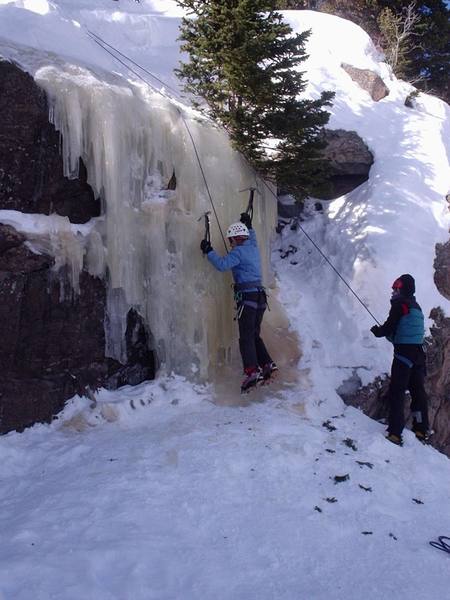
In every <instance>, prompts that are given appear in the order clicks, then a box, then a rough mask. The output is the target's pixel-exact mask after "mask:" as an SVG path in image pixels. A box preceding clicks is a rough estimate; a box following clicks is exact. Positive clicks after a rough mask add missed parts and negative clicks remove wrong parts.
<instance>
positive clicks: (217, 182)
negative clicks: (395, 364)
mask: <svg viewBox="0 0 450 600" xmlns="http://www.w3.org/2000/svg"><path fill="white" fill-rule="evenodd" d="M99 4H102V3H99ZM23 8H25V9H32V8H33V9H34V10H35V11H36V12H38V13H39V14H38V15H37V14H36V12H35V13H33V12H30V11H29V10H25V11H24V10H23ZM23 8H18V7H17V4H16V5H15V6H14V7H13V6H10V7H9V11H10V17H11V15H13V14H15V12H16V13H17V15H16V16H17V19H19V18H20V19H21V18H22V16H23V17H24V18H25V19H30V26H31V27H32V29H33V31H36V32H37V33H36V37H39V33H41V32H42V29H41V28H40V27H39V22H40V20H42V18H43V20H44V22H45V23H48V22H51V23H52V24H53V26H54V27H55V31H57V32H58V34H57V35H61V28H60V26H62V28H63V29H64V27H65V28H66V29H68V31H66V32H65V35H66V36H67V40H68V47H69V48H71V52H70V54H71V56H70V58H69V57H65V58H63V57H62V56H61V54H64V47H59V48H58V49H56V48H54V47H53V45H54V44H55V41H54V38H53V39H52V40H50V41H49V43H48V44H47V43H46V41H44V42H43V43H42V39H40V41H39V42H38V43H37V42H36V38H34V39H33V42H34V43H33V42H32V46H33V47H32V48H30V47H26V48H24V47H23V46H22V44H23V42H24V40H23V39H20V45H18V44H16V43H13V44H12V45H10V43H9V42H8V43H5V42H4V44H3V46H2V53H3V55H4V56H7V57H10V58H14V60H15V61H17V62H19V64H21V65H22V66H23V67H24V68H26V69H30V70H31V71H32V72H33V73H34V77H35V80H36V82H37V83H38V84H39V85H40V86H41V87H43V88H44V89H45V91H46V93H47V95H48V98H49V102H50V117H51V120H52V122H53V123H54V124H55V126H56V128H57V129H58V130H59V131H60V132H61V134H62V154H63V158H64V166H65V167H64V168H65V174H66V175H68V176H73V177H75V176H77V175H78V166H79V158H80V157H81V158H82V159H83V162H84V164H85V165H86V168H87V172H88V183H89V184H90V185H91V187H92V188H93V190H94V193H95V195H96V196H97V197H100V198H101V200H102V205H103V208H104V210H103V216H102V217H101V218H99V219H96V222H95V223H93V224H92V227H90V228H89V231H88V233H87V234H86V235H84V236H83V235H80V232H79V231H78V232H75V233H71V229H70V227H68V224H65V223H64V222H63V221H64V219H62V220H61V218H57V217H48V218H47V222H48V227H49V228H50V230H51V231H50V230H49V231H48V232H47V234H48V238H49V242H50V243H47V244H45V242H43V241H41V247H42V245H45V246H46V247H47V248H48V247H52V243H51V242H52V241H53V242H54V243H53V252H54V253H55V254H57V255H58V257H59V263H58V266H59V264H61V262H64V260H67V262H68V263H69V264H70V267H71V272H72V280H73V285H74V288H75V290H77V285H78V277H79V270H80V268H82V266H83V263H84V266H85V268H87V270H88V271H89V272H90V273H91V274H93V275H96V276H101V277H105V278H107V281H108V318H107V322H106V329H107V355H108V356H111V357H113V358H115V359H117V360H124V352H125V347H124V344H125V329H126V317H127V313H128V311H129V309H130V308H131V307H134V308H135V309H137V310H138V312H139V313H140V314H141V315H142V316H143V317H144V319H145V321H146V323H147V325H148V327H149V330H150V332H151V335H152V336H153V341H154V348H155V349H156V352H157V356H158V358H159V360H160V362H161V363H163V364H164V365H165V367H166V369H167V370H169V371H172V370H174V371H175V372H177V373H181V374H183V375H186V376H189V377H195V378H198V377H199V378H200V379H202V380H205V379H206V378H207V376H208V375H209V376H211V375H212V374H213V373H214V370H215V368H216V367H217V366H218V365H223V364H224V363H229V362H230V360H232V354H233V352H232V345H233V337H234V336H233V330H232V323H233V312H232V311H233V304H232V292H231V289H230V284H231V278H230V276H223V275H220V274H218V273H216V272H214V271H213V269H211V267H210V265H208V263H207V262H206V261H205V260H204V259H203V257H202V255H201V253H200V251H199V242H200V240H201V239H202V236H203V232H204V226H203V219H202V218H201V217H202V215H203V214H204V213H205V212H206V211H213V210H215V214H217V217H218V220H217V219H216V218H215V215H214V214H213V215H212V223H211V228H212V229H211V230H212V242H213V245H214V246H215V247H216V248H217V249H218V250H219V251H221V252H223V253H224V252H225V251H226V249H225V247H224V242H223V240H222V237H221V235H220V230H219V223H220V227H221V228H222V230H223V231H224V230H225V229H226V227H227V226H228V224H229V223H230V222H233V221H236V220H238V218H239V213H240V212H241V211H242V210H244V208H245V206H246V203H247V194H248V192H240V190H243V189H245V188H248V187H249V186H256V187H257V190H258V191H257V196H256V202H255V226H256V229H257V232H258V238H259V242H260V245H261V249H262V255H263V264H264V273H265V281H266V282H267V283H271V277H272V276H271V274H270V269H269V247H270V243H269V237H270V232H271V231H272V230H273V226H274V223H275V215H276V202H275V200H274V197H273V195H272V194H271V192H270V190H269V189H268V187H267V186H266V185H263V184H262V182H261V181H259V180H258V179H257V178H255V175H254V173H253V172H252V170H251V169H250V168H249V167H248V166H247V164H246V163H245V161H243V159H242V158H241V157H240V156H239V155H238V154H237V153H236V152H234V151H233V150H232V149H231V147H230V144H229V142H228V139H227V136H226V135H225V134H224V133H223V132H222V131H220V130H219V129H218V128H215V127H213V126H212V125H211V123H208V122H206V121H205V120H204V119H201V118H200V117H199V115H196V114H195V113H193V112H192V111H190V110H189V109H188V108H187V106H186V105H183V104H182V103H179V102H174V101H172V100H171V99H169V98H167V97H164V96H163V95H161V94H159V93H157V92H156V91H155V90H153V89H152V87H151V86H150V85H147V84H146V83H145V82H143V81H142V80H140V79H139V78H138V77H137V76H136V75H135V74H133V73H132V72H131V71H129V70H128V69H127V68H125V67H124V66H123V65H121V64H120V62H115V61H113V60H112V58H111V56H110V55H109V54H108V53H107V52H106V51H105V50H103V49H101V48H99V46H98V45H97V44H96V43H95V42H94V41H93V40H92V39H91V37H90V36H89V34H88V33H87V31H86V29H85V28H84V27H85V26H86V25H87V23H86V22H83V23H78V22H77V23H74V22H73V21H72V22H71V23H70V25H69V24H68V23H67V20H66V19H67V13H66V12H64V9H65V8H66V7H65V6H64V3H63V2H61V3H59V4H56V3H48V4H46V3H45V2H44V3H41V4H40V5H39V7H38V5H37V4H33V5H32V4H25V5H23ZM38 8H39V10H38ZM19 11H20V13H21V14H18V13H19ZM44 15H45V16H44ZM83 15H84V13H83V10H81V11H80V12H79V13H78V18H80V17H83ZM86 15H88V16H89V17H90V18H91V20H92V19H94V20H96V22H97V21H98V22H99V23H102V24H104V23H106V24H109V25H110V26H111V27H114V26H116V25H117V24H118V23H121V25H122V29H123V30H124V31H127V29H126V26H124V24H123V22H122V20H123V19H122V18H125V15H123V14H122V15H121V13H120V11H118V12H115V11H114V10H111V14H110V15H109V18H108V16H106V15H105V14H104V13H102V12H98V11H95V10H93V11H87V12H86ZM128 17H129V18H130V19H131V21H132V22H131V23H130V27H133V25H134V28H135V29H136V27H138V28H139V27H144V26H148V31H147V32H146V36H148V37H147V38H146V44H147V45H148V46H149V47H150V48H151V49H153V52H154V53H155V54H157V56H158V57H159V56H162V48H161V46H162V45H164V44H167V45H169V47H170V49H171V51H172V53H173V54H174V56H176V42H175V32H176V26H174V23H176V24H178V20H177V19H175V18H174V17H173V18H171V19H169V20H168V23H167V20H165V19H164V18H163V17H161V15H157V11H155V10H153V9H152V12H151V14H143V15H142V14H141V15H139V16H137V17H136V20H135V21H133V19H132V16H131V15H128ZM11 18H12V17H11ZM58 19H59V21H58V26H56V23H55V21H57V20H58ZM167 24H168V29H169V31H168V32H167V31H166V29H165V27H166V25H167ZM88 25H89V27H94V25H93V24H92V22H89V24H88ZM155 25H156V26H157V27H161V28H162V29H163V30H164V33H160V36H159V37H157V38H156V40H155V37H154V35H153V34H154V28H155ZM80 26H81V27H80ZM97 29H98V28H97ZM15 33H16V32H15V30H14V28H13V30H12V32H10V34H9V37H10V38H14V34H15ZM134 33H136V31H134ZM165 34H166V35H167V36H170V37H168V38H167V37H165ZM143 35H144V34H142V40H145V38H144V37H143ZM19 37H20V36H19ZM110 39H111V37H110ZM71 43H72V44H73V45H71ZM114 43H115V44H118V43H119V42H118V41H117V40H115V41H114ZM42 46H44V47H42ZM89 49H92V50H93V55H92V56H91V57H89ZM49 50H52V51H55V50H58V56H55V55H53V54H51V53H49ZM156 50H157V52H156ZM154 58H155V61H156V64H155V65H153V64H152V65H151V66H152V68H154V69H155V70H156V71H158V64H157V63H158V61H159V59H158V58H157V57H156V56H155V57H154ZM111 61H112V63H111ZM150 62H152V61H150ZM144 64H146V65H147V67H148V66H149V65H148V58H147V61H144ZM116 66H118V67H119V68H121V69H122V73H115V72H112V71H114V70H115V68H116ZM173 66H175V63H174V62H172V63H171V67H173ZM141 74H142V71H141ZM145 78H146V80H148V81H149V82H151V79H150V78H149V77H148V76H147V75H146V76H145ZM168 79H170V77H168ZM191 136H192V137H191ZM194 144H195V148H194ZM197 153H198V158H199V160H198V159H197ZM202 170H203V173H202ZM204 178H206V183H205V179H204ZM170 180H172V183H173V182H175V181H176V185H175V186H174V185H171V186H170V187H171V188H173V187H175V189H168V187H169V185H168V184H169V181H170ZM206 185H207V186H208V188H209V190H210V194H211V198H210V197H209V194H208V190H207V187H206ZM211 199H212V202H213V204H214V206H212V203H211ZM7 217H8V216H7V215H4V219H6V220H8V219H7ZM44 221H45V219H44ZM44 221H43V220H42V218H41V219H40V222H41V223H43V222H44ZM8 222H11V221H10V220H9V221H8ZM29 229H30V228H28V230H29ZM35 229H36V231H34V234H33V237H34V238H36V237H39V235H40V236H41V238H45V237H46V235H45V232H43V231H42V230H41V232H40V233H39V231H37V228H35ZM62 229H65V231H66V233H65V234H64V235H63V234H62V233H61V230H62ZM22 230H23V231H27V227H26V226H22ZM56 242H57V243H56ZM80 258H81V260H80ZM83 259H84V260H83Z"/></svg>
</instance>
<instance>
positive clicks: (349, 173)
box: [319, 129, 373, 200]
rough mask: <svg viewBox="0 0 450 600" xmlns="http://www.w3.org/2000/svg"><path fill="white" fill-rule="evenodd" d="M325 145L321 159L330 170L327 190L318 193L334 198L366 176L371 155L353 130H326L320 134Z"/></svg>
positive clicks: (329, 198)
mask: <svg viewBox="0 0 450 600" xmlns="http://www.w3.org/2000/svg"><path fill="white" fill-rule="evenodd" d="M323 137H324V141H325V143H326V148H325V150H324V151H323V155H324V158H325V159H326V160H327V161H328V164H329V169H330V184H331V185H330V190H329V192H328V193H326V194H324V195H322V196H319V197H320V198H321V199H322V200H333V199H334V198H338V197H339V196H342V195H343V194H347V193H349V192H351V191H352V190H354V189H355V188H357V187H358V186H359V185H361V184H362V183H364V182H365V181H367V180H368V178H369V172H370V168H371V166H372V164H373V154H372V153H371V152H370V150H369V148H368V147H367V145H366V144H365V143H364V141H363V140H362V139H361V138H360V137H359V135H358V134H357V133H356V132H355V131H345V130H344V129H335V130H330V129H326V130H325V131H324V133H323Z"/></svg>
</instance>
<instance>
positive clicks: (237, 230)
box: [227, 222, 249, 238]
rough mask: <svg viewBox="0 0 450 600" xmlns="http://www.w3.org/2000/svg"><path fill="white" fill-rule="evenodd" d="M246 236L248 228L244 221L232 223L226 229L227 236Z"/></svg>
mask: <svg viewBox="0 0 450 600" xmlns="http://www.w3.org/2000/svg"><path fill="white" fill-rule="evenodd" d="M240 235H241V236H243V237H248V236H249V233H248V228H247V226H246V225H244V223H241V222H239V223H233V224H232V225H230V226H229V227H228V229H227V238H232V237H238V236H240Z"/></svg>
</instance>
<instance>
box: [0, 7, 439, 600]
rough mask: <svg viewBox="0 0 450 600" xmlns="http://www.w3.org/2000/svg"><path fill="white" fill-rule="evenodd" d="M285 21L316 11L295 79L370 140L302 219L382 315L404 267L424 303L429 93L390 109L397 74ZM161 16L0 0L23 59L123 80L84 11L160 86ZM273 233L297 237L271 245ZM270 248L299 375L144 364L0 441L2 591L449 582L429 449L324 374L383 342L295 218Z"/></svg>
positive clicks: (327, 27) (413, 591)
mask: <svg viewBox="0 0 450 600" xmlns="http://www.w3.org/2000/svg"><path fill="white" fill-rule="evenodd" d="M286 18H287V19H289V21H290V22H291V24H292V25H293V26H294V28H296V29H298V30H303V29H306V28H308V27H312V28H313V36H312V38H311V41H310V52H311V59H310V61H309V64H308V76H309V77H310V80H311V85H310V88H309V91H308V93H309V94H311V95H315V94H317V93H318V90H320V89H323V88H326V89H335V90H336V92H337V95H336V102H335V105H334V107H333V111H332V113H333V114H332V118H331V126H332V127H335V128H339V127H344V128H347V129H354V130H356V131H357V132H358V133H359V134H360V135H361V136H362V137H363V138H364V139H365V140H366V142H367V143H368V145H369V147H370V148H371V149H372V151H373V152H374V154H375V164H374V167H373V168H372V171H371V176H370V179H369V181H368V182H367V184H365V185H363V186H361V187H360V188H358V189H357V190H355V191H354V192H352V193H351V194H349V195H347V197H346V198H342V199H339V200H337V201H335V202H333V203H332V204H331V206H330V209H329V210H327V211H325V213H324V214H314V217H313V216H311V218H310V219H308V220H307V221H305V222H304V223H303V224H302V225H303V226H304V228H305V230H306V231H307V232H308V233H309V234H310V235H311V237H312V238H313V239H314V240H315V241H316V243H318V244H319V245H320V247H321V248H322V250H323V251H324V252H325V254H326V255H327V256H329V257H330V259H331V260H332V261H333V263H334V264H335V265H336V267H337V268H339V269H340V270H341V271H342V273H343V275H344V277H345V278H346V279H347V280H348V281H349V283H351V285H352V286H353V287H354V288H355V289H356V291H357V292H358V294H360V295H361V297H362V298H363V300H364V301H365V302H367V304H368V306H369V307H370V309H371V310H372V311H373V312H374V314H375V315H376V316H377V318H378V319H379V320H382V319H383V317H384V314H385V313H386V312H387V309H388V306H389V304H388V299H389V289H390V284H391V282H392V280H393V279H394V278H395V277H396V276H398V275H399V274H400V273H401V272H411V273H412V274H413V275H414V276H415V277H416V279H417V288H418V299H419V301H420V302H421V303H422V304H423V306H424V312H427V311H428V310H429V309H430V308H431V307H432V306H434V305H435V304H437V303H441V304H442V299H441V298H439V295H438V294H437V292H436V290H435V288H434V286H433V284H432V261H433V253H434V244H435V243H436V242H438V241H446V240H447V238H448V233H447V230H448V215H447V206H446V204H445V201H444V195H445V193H447V191H448V190H449V189H450V179H449V170H448V140H449V135H448V132H449V116H448V107H447V106H446V105H444V104H443V103H441V102H439V101H437V100H436V99H434V98H431V97H427V96H421V97H420V98H419V102H418V109H417V110H411V109H407V108H405V107H404V106H403V101H404V98H405V97H406V95H407V93H408V92H409V90H410V87H409V86H408V85H407V84H404V83H402V82H399V81H397V80H396V79H395V78H394V77H392V76H391V74H390V73H389V72H388V71H387V69H386V67H385V66H384V65H383V64H382V63H381V62H380V57H379V56H377V54H376V53H375V51H374V49H373V47H372V46H371V44H370V42H369V40H368V38H367V36H366V35H365V34H364V32H362V31H361V30H360V29H359V28H357V27H356V26H354V25H352V24H351V23H347V22H346V21H343V20H341V19H337V18H333V17H330V16H327V15H320V14H317V13H310V12H302V13H295V12H289V13H286ZM178 22H179V9H177V8H176V5H175V3H173V2H170V1H162V0H161V1H156V0H152V1H150V0H141V2H140V3H135V2H133V1H131V0H120V1H119V2H114V3H113V2H112V0H96V1H93V0H90V1H87V0H52V1H50V0H49V1H46V0H15V1H13V2H7V1H5V0H0V38H1V40H0V52H1V53H2V54H3V56H6V57H9V58H12V59H14V60H17V61H18V62H19V63H20V64H22V65H24V66H26V67H27V68H28V69H29V70H30V71H31V72H33V73H41V74H42V73H43V72H45V71H43V69H44V68H47V67H48V66H49V65H50V66H51V67H52V68H55V66H56V67H60V66H61V65H63V66H64V68H66V67H67V66H68V67H69V69H70V68H73V67H75V68H76V69H77V74H78V75H80V73H82V72H83V69H89V71H90V72H91V73H94V74H95V77H96V79H97V81H100V82H101V84H102V85H103V86H106V85H109V83H111V82H113V84H112V85H111V89H112V87H113V85H118V82H120V86H123V87H125V83H124V82H127V83H129V84H130V86H131V85H132V86H135V85H136V81H135V78H134V76H133V75H131V74H130V73H129V71H128V70H127V69H125V67H124V66H123V65H121V64H120V63H117V61H115V60H113V58H112V57H111V56H109V55H108V54H107V53H106V52H105V51H104V50H101V49H100V48H99V47H98V45H97V44H96V43H95V42H93V40H92V39H91V38H89V36H88V35H87V34H86V28H89V29H90V30H93V31H95V32H96V33H98V34H100V35H101V36H102V37H104V38H105V39H107V40H108V41H109V42H111V43H113V44H114V45H115V46H116V47H118V48H119V49H120V50H122V51H124V52H126V53H127V55H129V56H131V57H132V58H134V59H135V60H136V61H138V62H139V63H140V64H142V65H143V66H145V67H147V68H149V69H150V70H151V71H152V72H154V73H155V74H156V75H157V76H158V77H159V78H160V79H161V80H163V81H165V82H167V83H168V85H170V87H171V88H172V87H173V88H174V89H175V90H176V91H178V89H177V87H176V86H177V85H178V84H177V82H176V80H175V78H174V77H173V75H172V72H171V71H172V68H173V67H174V66H175V65H176V63H177V60H178V51H177V44H176V41H175V38H176V36H177V26H178ZM149 32H150V34H151V35H149ZM341 62H349V63H351V64H353V65H354V66H356V67H362V68H371V69H372V70H375V71H377V72H378V73H380V75H382V76H383V78H384V79H385V81H386V83H387V85H388V86H389V87H390V89H391V93H390V95H389V96H388V97H387V98H386V99H384V100H382V101H381V102H379V103H377V104H375V103H373V102H372V101H371V99H370V98H369V96H368V95H367V94H366V93H365V92H363V91H362V90H360V89H359V88H358V86H356V84H355V83H354V82H352V81H351V79H350V78H349V76H348V75H347V74H346V73H345V72H344V71H343V70H342V69H341V68H340V63H341ZM120 86H119V87H120ZM130 86H129V87H130ZM104 89H106V87H104ZM130 89H131V87H130ZM135 89H136V88H135V87H133V90H135ZM167 89H168V88H167ZM109 91H110V90H108V93H109ZM171 93H172V92H171ZM173 93H175V92H173ZM160 102H161V101H160ZM163 105H164V103H163ZM171 106H172V107H173V104H172V103H171ZM180 106H181V105H180ZM170 110H172V109H170ZM139 114H141V113H139ZM137 116H139V115H137ZM221 164H222V163H221ZM223 164H227V163H225V162H224V163H223ZM152 181H153V180H152ZM152 181H150V182H148V184H149V185H150V187H151V186H152ZM221 185H222V186H223V189H221V190H220V193H223V194H224V196H225V195H226V194H229V193H230V190H229V188H227V185H226V181H225V179H224V181H223V182H222V183H221ZM233 185H234V184H233ZM150 196H151V198H152V199H153V200H156V199H157V198H155V195H154V194H150ZM156 196H157V194H156ZM238 204H239V203H236V205H235V207H234V208H235V209H236V208H237V207H238ZM158 206H159V205H158V203H156V210H160V209H159V208H158ZM151 208H152V209H153V208H154V207H153V206H152V207H151ZM311 215H313V212H312V211H311ZM6 217H8V218H9V219H14V220H15V222H17V221H16V220H17V215H11V214H9V215H5V218H6ZM51 221H52V223H53V225H52V226H54V219H52V220H51ZM39 226H41V223H39ZM22 227H23V229H24V230H27V228H28V229H29V230H33V229H36V228H37V223H34V224H33V222H28V223H23V224H22ZM86 233H87V232H86ZM189 235H192V239H194V238H195V236H197V235H198V232H197V231H192V232H191V233H190V234H189ZM289 244H292V245H293V246H295V247H297V248H298V251H297V253H296V254H295V257H294V256H292V255H290V256H289V257H288V258H286V259H282V258H281V257H280V253H279V252H278V249H279V248H281V249H286V248H288V247H289ZM273 263H274V266H275V269H276V273H277V277H278V280H279V287H280V299H281V301H282V302H283V304H284V305H285V307H286V309H287V311H288V314H289V317H290V321H291V327H292V329H293V331H294V332H296V333H298V335H299V337H300V338H301V341H302V346H303V352H304V354H303V358H302V360H301V362H300V364H299V366H298V377H299V382H298V383H296V384H290V385H288V384H275V385H274V386H273V387H271V388H268V389H262V390H259V391H257V392H256V393H255V394H254V395H253V396H250V397H248V398H245V399H244V401H242V400H241V399H238V400H236V395H235V394H233V389H232V385H228V387H229V388H230V389H229V390H228V395H227V396H226V398H225V397H224V396H223V397H222V396H220V395H219V394H218V392H217V391H215V390H214V389H213V388H212V387H199V386H195V385H193V384H192V383H190V382H189V381H187V380H185V379H183V378H182V377H180V376H171V377H166V376H164V375H163V374H161V375H160V377H159V378H158V379H157V380H156V381H155V382H151V383H148V384H144V385H141V386H137V387H135V388H123V389H121V390H118V391H117V392H114V393H108V392H106V391H104V390H102V391H100V392H99V393H98V394H97V404H96V405H95V406H90V401H88V400H87V399H80V398H75V399H74V400H73V401H72V402H70V403H69V405H68V406H67V408H66V409H65V411H64V413H63V414H62V415H60V417H59V418H58V419H57V420H56V421H55V422H54V423H52V424H51V425H38V426H35V427H33V428H32V429H30V430H27V431H25V432H24V433H23V434H17V433H11V434H8V435H6V436H3V437H2V438H0V452H1V456H2V459H3V460H2V462H1V466H0V478H1V481H2V487H1V489H0V498H1V506H2V511H1V513H0V519H1V529H2V544H1V545H0V598H2V600H3V599H4V600H12V599H14V600H31V599H32V600H47V599H48V598H58V599H63V600H72V599H73V600H75V599H77V600H78V599H79V598H83V599H92V600H94V599H95V600H112V599H114V600H116V599H117V600H124V599H126V600H131V599H132V600H140V599H142V600H148V599H155V600H169V599H170V600H172V599H177V600H197V599H199V598H202V599H209V598H217V599H219V600H222V599H223V600H225V599H226V600H236V599H238V600H248V599H250V600H252V599H255V600H256V599H258V600H266V599H267V600H269V599H274V600H275V599H276V600H279V599H286V600H294V599H295V600H329V599H333V600H348V599H352V600H359V599H360V598H367V599H368V600H378V599H379V598H381V597H383V596H385V595H388V594H389V596H390V597H394V598H396V599H399V600H403V599H405V600H406V599H408V600H409V599H410V598H411V597H414V598H417V599H418V600H428V599H430V600H431V599H434V598H446V597H447V596H448V574H447V570H448V557H447V556H446V555H445V554H444V553H440V552H439V551H437V550H435V549H433V548H431V547H430V546H429V545H428V541H429V540H431V539H435V538H436V537H437V536H438V535H450V517H449V514H448V504H449V499H450V498H449V496H450V487H449V483H450V481H449V480H450V469H449V461H448V459H447V458H446V457H444V456H442V455H440V454H439V453H438V452H436V451H435V450H433V449H432V448H430V447H423V446H421V445H420V444H419V443H418V442H417V441H416V440H415V438H414V437H413V436H412V434H410V433H408V432H407V433H406V435H405V446H404V447H403V448H398V447H396V446H393V445H391V444H389V443H388V442H386V441H385V440H384V439H383V433H384V426H383V425H382V424H379V423H376V422H374V421H371V420H370V419H368V418H366V417H365V416H364V415H362V414H361V413H360V412H359V411H357V410H355V409H353V408H346V407H344V406H343V404H342V402H341V401H340V399H339V398H338V397H337V395H336V393H335V391H334V390H335V388H336V386H337V385H339V383H340V382H341V381H342V380H343V379H345V378H346V377H348V376H349V375H351V374H352V373H353V372H354V371H355V372H356V373H357V374H358V375H359V376H360V377H361V378H362V379H363V380H365V381H368V380H370V379H372V378H373V377H374V376H375V375H376V374H378V373H379V372H381V371H383V370H384V369H386V368H387V366H388V364H389V360H390V352H391V350H390V347H389V346H388V344H387V343H385V342H383V341H380V340H374V339H373V338H371V337H369V336H368V333H367V331H368V329H369V327H370V326H371V325H372V323H373V321H372V320H371V318H370V317H369V315H368V314H367V313H366V311H365V310H364V309H363V308H362V307H361V305H360V304H359V303H357V302H356V301H355V299H354V297H353V296H352V295H351V294H350V292H348V291H347V290H346V288H345V286H343V284H342V282H339V280H338V279H337V278H336V275H335V274H334V273H333V271H332V270H331V269H330V267H329V266H328V265H327V264H326V263H324V261H323V259H322V258H321V257H320V255H319V254H318V253H317V252H316V250H315V249H314V248H313V247H311V246H310V244H309V242H308V240H307V239H306V238H305V237H304V236H303V233H302V232H301V231H300V232H293V231H291V230H289V229H286V230H285V231H284V232H283V234H282V236H281V238H278V239H277V240H275V243H274V246H273ZM291 263H297V264H291ZM199 264H200V265H201V266H200V267H199V268H201V269H206V267H207V266H208V265H205V264H203V263H200V261H199ZM202 272H203V271H202ZM204 273H205V274H206V270H205V271H204ZM278 351H280V350H278ZM276 354H277V349H276V348H274V355H275V356H276ZM282 375H283V372H282ZM233 385H234V384H233ZM235 387H236V389H237V387H238V385H237V384H236V386H235ZM233 397H234V400H233ZM227 404H230V405H227ZM347 475H348V478H346V477H345V476H347ZM335 477H338V478H343V479H345V480H344V481H340V482H339V481H337V480H335Z"/></svg>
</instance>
